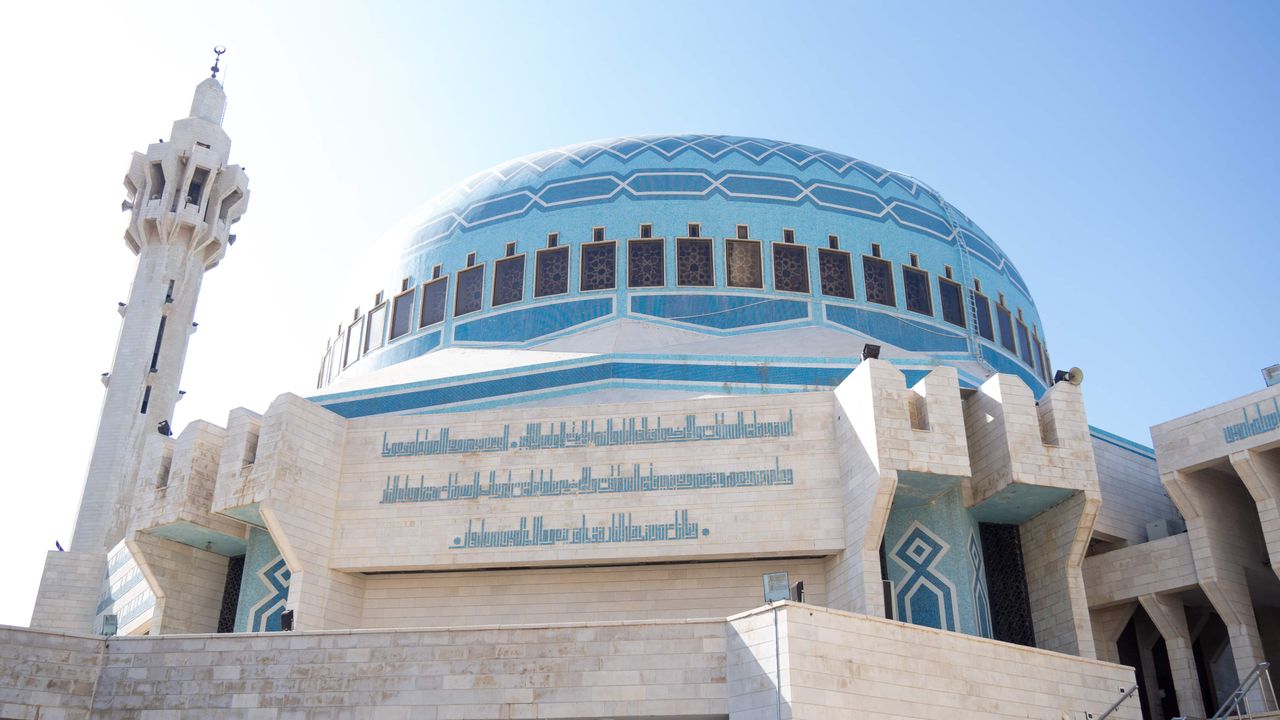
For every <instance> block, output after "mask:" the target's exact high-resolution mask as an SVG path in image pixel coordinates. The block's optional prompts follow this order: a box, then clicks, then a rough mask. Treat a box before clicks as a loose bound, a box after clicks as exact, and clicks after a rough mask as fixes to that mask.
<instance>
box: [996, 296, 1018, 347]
mask: <svg viewBox="0 0 1280 720" xmlns="http://www.w3.org/2000/svg"><path fill="white" fill-rule="evenodd" d="M996 318H997V320H998V321H999V323H1000V344H1001V345H1003V346H1004V347H1005V349H1006V350H1008V351H1009V352H1017V348H1018V346H1017V343H1016V342H1015V341H1014V339H1013V315H1011V314H1010V313H1009V308H1007V307H1005V306H1004V298H1003V297H1002V298H1000V302H999V303H998V304H997V305H996Z"/></svg>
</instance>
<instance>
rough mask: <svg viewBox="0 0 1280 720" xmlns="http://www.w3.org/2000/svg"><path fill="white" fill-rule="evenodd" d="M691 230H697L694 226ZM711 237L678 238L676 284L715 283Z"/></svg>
mask: <svg viewBox="0 0 1280 720" xmlns="http://www.w3.org/2000/svg"><path fill="white" fill-rule="evenodd" d="M689 229H690V230H696V229H697V228H696V227H694V226H690V227H689ZM712 257H713V253H712V248H711V238H700V237H697V236H696V235H695V236H693V237H687V238H678V239H677V240H676V284H677V285H692V286H706V287H709V286H711V285H715V268H714V266H713V260H712Z"/></svg>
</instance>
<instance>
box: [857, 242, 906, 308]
mask: <svg viewBox="0 0 1280 720" xmlns="http://www.w3.org/2000/svg"><path fill="white" fill-rule="evenodd" d="M879 248H880V246H879V245H872V246H871V251H872V252H876V251H877V250H879ZM862 279H863V284H864V285H866V287H867V300H868V301H869V302H873V303H876V304H877V305H887V306H889V307H896V306H897V304H898V302H897V300H895V299H894V296H893V266H892V265H890V264H889V261H888V260H881V259H880V258H878V257H867V256H866V255H863V256H862Z"/></svg>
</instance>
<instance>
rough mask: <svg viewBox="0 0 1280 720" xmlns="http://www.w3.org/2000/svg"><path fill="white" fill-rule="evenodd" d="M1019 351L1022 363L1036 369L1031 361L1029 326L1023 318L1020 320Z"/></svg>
mask: <svg viewBox="0 0 1280 720" xmlns="http://www.w3.org/2000/svg"><path fill="white" fill-rule="evenodd" d="M1018 350H1019V351H1020V352H1021V353H1022V362H1024V363H1026V364H1027V365H1028V366H1029V367H1031V368H1032V369H1034V368H1035V366H1036V364H1035V361H1034V360H1032V359H1031V337H1030V336H1029V335H1028V334H1027V324H1026V323H1024V322H1023V321H1022V319H1021V318H1019V319H1018Z"/></svg>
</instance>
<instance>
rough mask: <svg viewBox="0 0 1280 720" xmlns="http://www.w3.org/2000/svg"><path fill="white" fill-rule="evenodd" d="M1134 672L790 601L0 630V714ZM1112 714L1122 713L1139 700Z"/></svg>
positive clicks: (842, 711) (660, 704) (1100, 682)
mask: <svg viewBox="0 0 1280 720" xmlns="http://www.w3.org/2000/svg"><path fill="white" fill-rule="evenodd" d="M775 610H776V612H777V616H778V617H777V619H778V629H777V634H776V635H775V632H774V625H773V622H774V615H775ZM775 637H776V638H778V640H779V642H778V643H777V644H776V645H775ZM779 668H781V674H780V675H779ZM779 679H780V680H781V685H780V686H779V685H778V684H777V683H778V680H779ZM1132 682H1133V671H1132V670H1131V669H1130V668H1126V667H1122V666H1119V665H1113V664H1110V663H1104V662H1099V661H1096V660H1085V659H1081V658H1076V657H1072V656H1069V655H1062V654H1058V653H1052V652H1047V651H1044V650H1037V649H1034V648H1025V647H1021V646H1017V645H1010V644H1006V643H1001V642H996V641H992V640H987V639H983V638H974V637H969V636H965V635H960V634H957V633H949V632H943V631H938V630H933V629H929V628H920V627H917V626H914V625H908V624H905V623H900V622H895V621H892V620H881V619H878V618H869V617H865V616H860V615H853V614H850V613H844V612H839V611H834V610H828V609H826V608H821V607H818V606H814V605H802V604H797V603H778V604H776V605H774V606H766V607H762V608H757V609H755V610H752V611H750V612H747V613H743V614H741V615H737V616H734V617H732V618H729V619H728V620H726V619H723V618H707V619H686V620H653V621H625V622H594V623H558V624H533V625H488V626H473V627H458V628H416V629H403V630H348V631H323V632H299V633H246V634H237V635H170V636H160V637H154V636H152V637H136V636H132V637H114V638H102V637H94V636H83V635H67V634H62V633H52V632H44V631H33V630H26V629H20V628H9V627H0V715H3V716H4V717H16V718H41V719H42V720H43V719H45V718H104V719H105V718H121V719H123V718H131V719H132V718H141V719H143V720H154V719H158V718H184V717H209V716H211V715H215V714H216V716H217V717H218V718H219V719H220V720H236V719H244V720H247V719H249V718H264V719H267V718H270V719H280V720H284V719H286V718H308V719H313V718H324V717H333V718H339V717H379V718H381V717H386V718H410V717H412V718H428V719H429V720H430V719H437V720H440V719H445V718H583V717H637V716H640V717H649V716H657V717H669V718H688V719H690V720H693V719H694V718H698V719H705V718H708V717H729V718H732V719H733V720H749V719H751V718H762V719H763V718H775V717H776V715H777V713H778V712H779V711H781V714H782V717H784V718H836V717H841V718H847V717H876V718H938V717H947V718H961V719H964V718H973V719H974V720H978V719H979V718H981V719H982V720H988V719H990V718H1043V719H1044V720H1060V718H1063V717H1079V716H1081V715H1082V713H1083V712H1084V711H1090V712H1095V713H1096V712H1098V711H1100V710H1102V709H1103V708H1105V707H1106V706H1107V705H1109V704H1110V703H1111V702H1112V700H1114V699H1115V698H1116V697H1117V691H1118V690H1119V688H1120V687H1121V686H1125V687H1127V686H1128V685H1129V684H1131V683H1132ZM779 691H781V692H779ZM779 698H781V700H782V703H783V705H782V706H781V707H777V706H776V705H775V703H776V702H777V701H778V699H779ZM1113 717H1117V718H1121V720H1135V719H1136V718H1137V717H1138V709H1137V703H1136V701H1134V702H1132V704H1131V706H1126V707H1122V709H1121V710H1120V712H1119V713H1118V714H1117V715H1115V716H1113Z"/></svg>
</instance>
